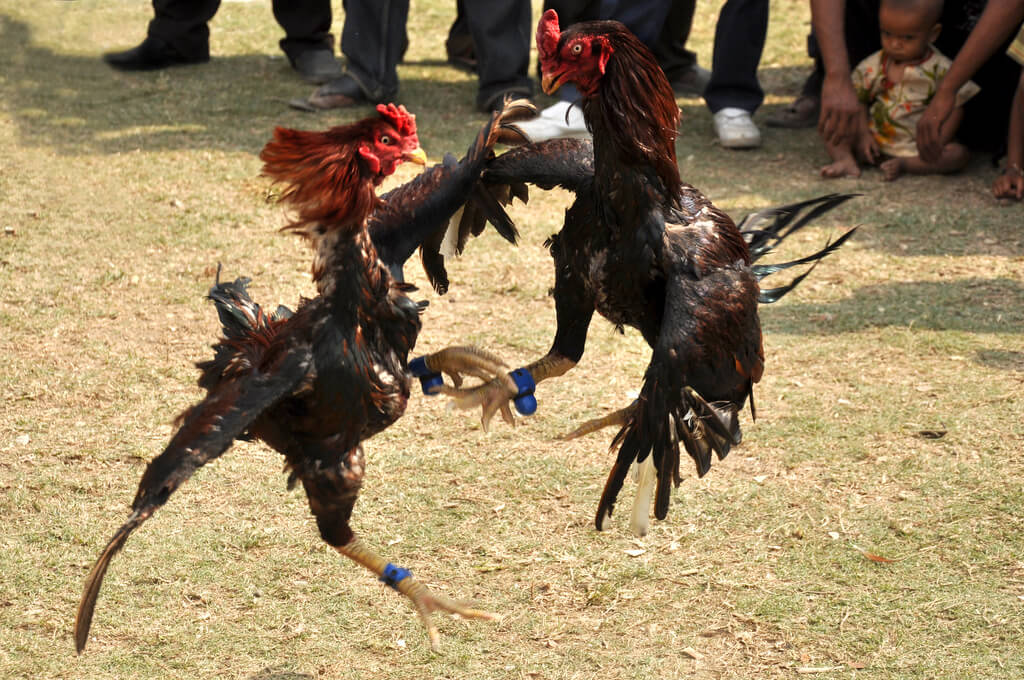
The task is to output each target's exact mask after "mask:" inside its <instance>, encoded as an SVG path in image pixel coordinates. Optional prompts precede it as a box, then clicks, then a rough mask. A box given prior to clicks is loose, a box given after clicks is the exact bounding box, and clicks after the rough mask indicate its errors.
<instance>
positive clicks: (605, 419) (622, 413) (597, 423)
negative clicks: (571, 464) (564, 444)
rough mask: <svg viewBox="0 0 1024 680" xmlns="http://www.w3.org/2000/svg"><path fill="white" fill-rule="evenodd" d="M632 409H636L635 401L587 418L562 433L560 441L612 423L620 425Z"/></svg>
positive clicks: (600, 428) (629, 416)
mask: <svg viewBox="0 0 1024 680" xmlns="http://www.w3.org/2000/svg"><path fill="white" fill-rule="evenodd" d="M634 411H636V402H635V401H634V402H633V403H632V404H630V405H629V406H627V407H626V408H620V409H619V410H618V411H613V412H611V413H609V414H608V415H606V416H601V417H600V418H593V419H591V420H588V421H587V422H585V423H583V424H582V425H580V426H579V427H577V428H576V429H575V430H573V431H572V432H570V433H568V434H564V435H562V436H561V437H559V439H561V440H562V441H569V440H570V439H576V438H577V437H582V436H584V435H588V434H591V433H593V432H597V431H598V430H603V429H604V428H606V427H610V426H612V425H616V426H618V427H622V426H623V425H625V424H626V423H627V422H629V419H630V418H632V417H633V412H634Z"/></svg>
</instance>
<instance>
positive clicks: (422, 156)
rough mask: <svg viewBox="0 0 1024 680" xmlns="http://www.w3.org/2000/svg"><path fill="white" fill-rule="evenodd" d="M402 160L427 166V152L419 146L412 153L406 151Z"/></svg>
mask: <svg viewBox="0 0 1024 680" xmlns="http://www.w3.org/2000/svg"><path fill="white" fill-rule="evenodd" d="M402 158H404V159H405V160H407V161H410V162H412V163H415V164H416V165H426V164H427V152H426V151H424V150H423V149H421V148H420V147H418V146H417V147H416V148H415V149H413V150H412V151H406V152H405V153H404V154H402Z"/></svg>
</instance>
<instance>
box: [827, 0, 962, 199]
mask: <svg viewBox="0 0 1024 680" xmlns="http://www.w3.org/2000/svg"><path fill="white" fill-rule="evenodd" d="M941 13H942V0H882V3H881V6H880V7H879V10H878V23H879V26H880V28H881V40H882V49H881V50H880V51H878V52H876V53H874V54H872V55H871V56H869V57H868V58H866V59H865V60H864V61H862V62H861V63H860V64H858V65H857V68H856V69H854V72H853V84H854V87H855V88H856V90H857V95H858V97H859V98H860V100H861V102H862V103H863V104H864V114H863V116H862V121H861V125H860V131H859V132H858V134H857V138H856V139H855V140H850V141H847V142H843V143H841V144H836V145H833V144H830V143H828V142H826V144H825V148H826V149H827V150H828V154H829V156H831V157H832V163H830V164H829V165H826V166H825V167H823V168H822V169H821V174H822V176H823V177H843V176H846V175H849V176H852V177H859V176H860V166H859V165H858V161H860V162H865V163H870V164H872V165H874V164H879V167H880V168H881V170H882V172H883V173H884V175H885V179H886V180H893V179H896V178H897V177H899V176H900V175H901V174H903V173H904V172H909V173H914V174H919V175H927V174H934V173H949V172H956V171H957V170H960V169H962V168H963V167H964V166H965V165H967V161H968V160H969V154H968V151H967V148H966V147H964V146H963V145H962V144H958V143H956V142H950V143H948V144H946V146H945V147H944V148H943V149H942V155H941V156H940V158H939V160H938V161H936V162H935V163H926V162H925V161H923V160H922V159H921V157H920V156H919V155H918V151H917V144H916V143H915V141H914V138H915V132H916V128H917V121H918V120H919V119H920V117H921V113H922V112H923V111H924V109H925V107H926V106H927V105H928V102H929V101H930V100H931V98H932V96H933V95H934V94H935V87H936V85H937V83H938V82H939V81H940V80H941V79H942V77H943V76H944V75H945V74H946V72H947V71H948V70H949V66H950V63H951V62H950V60H949V59H948V58H947V57H945V56H944V55H942V54H940V53H939V52H938V50H936V49H935V47H933V46H932V44H931V43H932V41H933V40H935V38H937V37H938V35H939V31H940V30H941V25H940V24H939V23H938V20H939V16H940V15H941ZM977 93H978V86H977V85H975V84H974V83H973V82H967V83H966V84H964V86H963V87H962V88H960V91H959V92H958V93H957V108H956V110H955V112H954V113H953V115H952V116H951V119H950V123H949V124H950V125H951V126H952V129H954V130H955V129H956V126H958V125H959V124H960V119H961V118H962V117H963V110H962V109H961V106H962V105H963V104H964V102H966V101H967V100H968V99H970V98H971V97H973V96H974V95H975V94H977Z"/></svg>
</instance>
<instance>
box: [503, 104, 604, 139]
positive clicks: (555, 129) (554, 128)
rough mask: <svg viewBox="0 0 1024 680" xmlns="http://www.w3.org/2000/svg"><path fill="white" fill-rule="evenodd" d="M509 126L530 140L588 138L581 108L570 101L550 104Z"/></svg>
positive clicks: (588, 132)
mask: <svg viewBox="0 0 1024 680" xmlns="http://www.w3.org/2000/svg"><path fill="white" fill-rule="evenodd" d="M509 127H514V128H516V129H517V130H519V131H520V132H521V133H523V135H524V136H525V137H526V138H527V139H529V141H531V142H543V141H544V140H546V139H559V138H563V137H577V138H579V139H590V131H589V130H587V123H586V121H584V120H583V110H582V109H581V108H580V107H579V106H574V105H573V104H572V103H571V102H558V103H557V104H552V105H551V106H549V107H548V108H546V109H544V110H543V111H541V112H540V115H538V116H537V117H536V118H532V119H530V120H525V121H522V122H521V123H513V124H511V125H510V126H509Z"/></svg>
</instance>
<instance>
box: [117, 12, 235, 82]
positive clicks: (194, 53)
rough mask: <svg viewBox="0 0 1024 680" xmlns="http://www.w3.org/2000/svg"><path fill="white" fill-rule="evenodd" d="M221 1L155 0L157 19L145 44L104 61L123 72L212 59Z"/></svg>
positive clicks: (149, 30) (148, 33)
mask: <svg viewBox="0 0 1024 680" xmlns="http://www.w3.org/2000/svg"><path fill="white" fill-rule="evenodd" d="M219 6H220V0H153V19H152V20H151V21H150V22H149V27H148V28H147V30H146V39H145V40H143V41H142V43H141V44H139V45H137V46H136V47H133V48H132V49H130V50H125V51H123V52H109V53H107V54H104V55H103V60H104V61H106V62H107V63H108V64H110V65H111V66H113V67H114V68H116V69H120V70H123V71H149V70H155V69H161V68H166V67H168V66H178V65H182V64H199V63H202V62H206V61H209V60H210V27H209V26H208V25H207V22H209V21H210V19H212V18H213V15H214V14H216V13H217V8H218V7H219Z"/></svg>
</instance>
